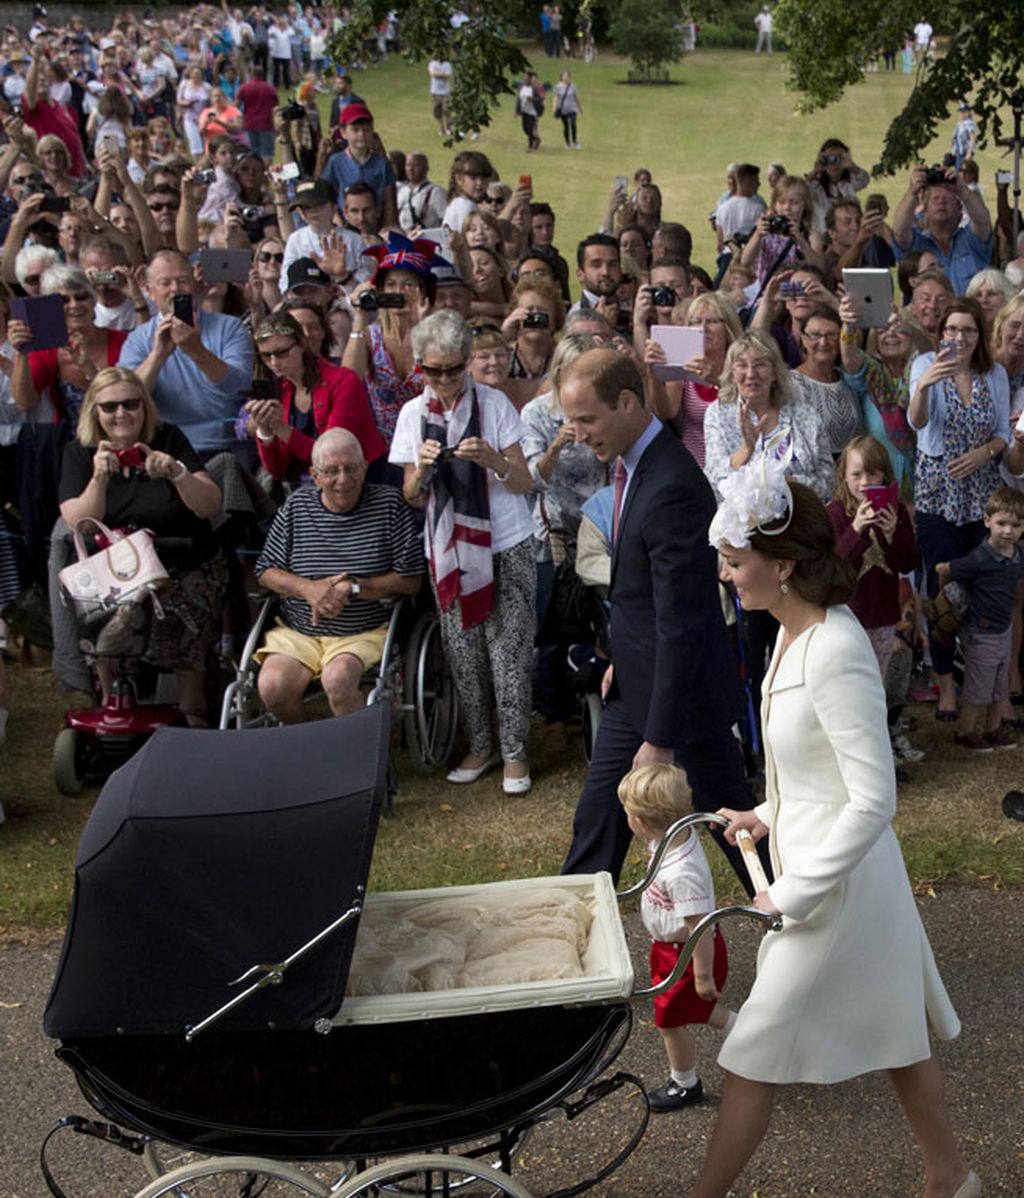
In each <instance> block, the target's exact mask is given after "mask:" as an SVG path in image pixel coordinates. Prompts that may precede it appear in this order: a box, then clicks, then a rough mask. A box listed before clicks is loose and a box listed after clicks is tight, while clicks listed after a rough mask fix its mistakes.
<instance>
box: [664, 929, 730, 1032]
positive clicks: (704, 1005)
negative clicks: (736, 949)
mask: <svg viewBox="0 0 1024 1198" xmlns="http://www.w3.org/2000/svg"><path fill="white" fill-rule="evenodd" d="M714 935H715V959H714V964H713V965H712V967H711V972H712V974H713V976H714V979H715V985H716V986H717V987H718V989H719V991H721V990H722V987H723V986H724V985H725V979H726V978H727V977H728V976H729V954H728V952H727V951H726V948H725V938H724V937H723V936H722V934H721V932H720V931H719V930H718V928H717V927H716V928H715V933H714ZM683 947H684V946H683V945H681V944H669V943H668V942H667V941H665V940H652V941H651V982H652V984H653V985H655V986H657V985H658V983H659V982H661V981H664V979H665V978H667V977H668V976H669V974H670V973H671V972H672V970H673V969H674V968H675V963H676V961H678V960H679V954H680V953H681V952H682V951H683ZM714 1009H715V1004H714V1003H713V1002H706V1001H705V1000H704V999H703V998H701V997H700V995H698V993H697V989H696V986H695V985H694V981H693V961H690V963H689V965H687V967H686V969H685V970H684V971H683V976H682V977H681V978H680V979H679V981H678V982H676V984H675V985H674V986H672V987H670V988H669V989H668V990H666V991H665V992H664V994H656V995H655V996H654V1026H655V1027H683V1026H685V1025H686V1024H688V1023H707V1021H708V1020H709V1019H710V1018H711V1012H712V1011H713V1010H714Z"/></svg>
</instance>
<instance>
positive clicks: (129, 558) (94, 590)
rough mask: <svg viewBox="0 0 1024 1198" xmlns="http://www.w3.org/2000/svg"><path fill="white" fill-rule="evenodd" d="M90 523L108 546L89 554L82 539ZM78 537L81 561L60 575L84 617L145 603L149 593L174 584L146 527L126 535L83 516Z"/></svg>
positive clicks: (76, 609)
mask: <svg viewBox="0 0 1024 1198" xmlns="http://www.w3.org/2000/svg"><path fill="white" fill-rule="evenodd" d="M86 524H94V525H95V526H96V528H98V529H99V531H100V532H101V533H102V534H103V535H104V536H105V537H106V539H107V542H108V545H107V548H106V549H101V550H99V552H97V553H93V554H92V555H90V554H88V553H86V551H85V542H84V540H83V539H82V529H83V527H84V526H85V525H86ZM74 538H75V550H76V552H77V553H78V561H76V562H72V564H71V565H70V566H65V567H64V569H63V570H61V572H60V575H59V578H60V583H61V586H62V587H63V588H64V591H65V593H66V594H67V595H68V597H69V598H70V599H71V601H72V602H73V603H74V605H75V611H76V612H77V613H78V615H79V617H80V618H81V619H83V620H86V621H89V620H93V619H96V618H97V617H99V616H104V615H108V614H109V613H110V612H111V611H113V609H114V608H115V607H117V606H119V605H121V604H125V603H141V602H142V600H143V599H145V598H146V596H147V595H150V594H152V593H154V592H156V591H158V590H160V589H161V588H162V587H165V586H168V585H169V584H170V581H171V580H170V577H169V576H168V573H167V571H166V570H165V569H164V565H163V562H161V560H160V558H159V557H157V553H156V549H155V547H154V545H153V534H152V533H151V532H149V531H148V530H147V529H145V528H140V529H138V530H137V531H136V532H133V533H131V534H129V535H128V536H125V535H124V534H123V533H121V532H117V531H112V530H111V529H109V528H107V526H106V525H105V524H104V523H103V522H102V521H100V520H96V519H94V518H93V517H92V516H83V517H82V519H81V520H79V521H78V522H77V524H76V525H75V527H74Z"/></svg>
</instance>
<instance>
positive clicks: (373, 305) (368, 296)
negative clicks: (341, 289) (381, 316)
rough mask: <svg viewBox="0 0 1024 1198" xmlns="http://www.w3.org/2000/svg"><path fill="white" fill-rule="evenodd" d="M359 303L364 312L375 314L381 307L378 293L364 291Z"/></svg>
mask: <svg viewBox="0 0 1024 1198" xmlns="http://www.w3.org/2000/svg"><path fill="white" fill-rule="evenodd" d="M357 302H358V305H359V307H360V308H361V309H362V310H363V311H364V312H375V311H376V310H377V309H378V308H379V307H380V304H379V303H378V302H377V293H376V291H364V292H363V294H362V295H361V296H360V297H359V300H358V301H357Z"/></svg>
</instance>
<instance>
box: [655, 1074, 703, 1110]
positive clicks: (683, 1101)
mask: <svg viewBox="0 0 1024 1198" xmlns="http://www.w3.org/2000/svg"><path fill="white" fill-rule="evenodd" d="M647 1101H648V1102H649V1103H650V1104H651V1110H652V1111H680V1110H682V1109H683V1107H684V1106H693V1105H694V1104H695V1103H698V1102H703V1101H704V1087H703V1086H702V1085H701V1081H700V1078H699V1077H698V1078H697V1084H696V1085H695V1086H687V1087H685V1088H684V1087H683V1086H681V1085H680V1084H679V1083H678V1082H677V1081H674V1080H673V1079H672V1078H671V1077H670V1078H669V1079H668V1081H667V1082H666V1083H665V1084H664V1085H663V1086H659V1087H658V1088H657V1089H656V1090H648V1091H647Z"/></svg>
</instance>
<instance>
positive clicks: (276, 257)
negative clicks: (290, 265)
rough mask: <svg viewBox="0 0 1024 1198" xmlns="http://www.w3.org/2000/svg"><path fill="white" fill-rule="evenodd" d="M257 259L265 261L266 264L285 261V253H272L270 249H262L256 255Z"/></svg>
mask: <svg viewBox="0 0 1024 1198" xmlns="http://www.w3.org/2000/svg"><path fill="white" fill-rule="evenodd" d="M256 261H257V262H263V263H264V264H265V263H267V262H283V261H284V254H283V253H280V254H272V253H271V252H270V251H269V250H260V252H259V253H258V254H257V255H256Z"/></svg>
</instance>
